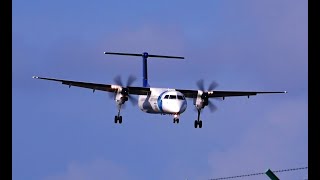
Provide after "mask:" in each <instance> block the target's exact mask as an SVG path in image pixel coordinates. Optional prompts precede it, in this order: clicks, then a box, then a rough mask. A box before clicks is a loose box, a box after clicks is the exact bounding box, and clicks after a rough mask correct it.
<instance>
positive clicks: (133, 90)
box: [32, 76, 150, 95]
mask: <svg viewBox="0 0 320 180" xmlns="http://www.w3.org/2000/svg"><path fill="white" fill-rule="evenodd" d="M32 78H35V79H43V80H49V81H57V82H61V83H62V84H64V85H68V86H69V87H71V86H76V87H82V88H87V89H92V90H93V91H95V90H100V91H107V92H116V91H117V89H118V88H119V87H120V86H118V85H112V84H98V83H89V82H80V81H70V80H64V79H53V78H45V77H38V76H32ZM126 88H128V90H129V92H130V94H135V95H147V94H148V93H150V88H144V87H132V86H129V87H126Z"/></svg>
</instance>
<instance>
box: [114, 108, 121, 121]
mask: <svg viewBox="0 0 320 180" xmlns="http://www.w3.org/2000/svg"><path fill="white" fill-rule="evenodd" d="M120 110H121V105H120V106H119V108H118V115H117V116H114V123H116V124H117V123H118V122H119V124H121V123H122V116H120Z"/></svg>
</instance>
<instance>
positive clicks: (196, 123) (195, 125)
mask: <svg viewBox="0 0 320 180" xmlns="http://www.w3.org/2000/svg"><path fill="white" fill-rule="evenodd" d="M197 127H198V121H197V120H195V121H194V128H197Z"/></svg>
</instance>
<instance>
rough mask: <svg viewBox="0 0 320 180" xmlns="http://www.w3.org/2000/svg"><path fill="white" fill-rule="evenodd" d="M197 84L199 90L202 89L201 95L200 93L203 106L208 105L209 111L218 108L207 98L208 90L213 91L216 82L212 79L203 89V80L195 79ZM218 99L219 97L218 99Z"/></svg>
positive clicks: (216, 84)
mask: <svg viewBox="0 0 320 180" xmlns="http://www.w3.org/2000/svg"><path fill="white" fill-rule="evenodd" d="M197 86H198V88H199V90H201V91H203V93H202V95H201V99H203V100H204V104H205V106H208V107H209V109H210V111H211V112H214V111H216V110H217V109H218V108H217V106H216V105H214V104H213V103H212V102H211V101H210V100H209V93H208V92H209V91H213V90H214V89H215V88H216V87H217V86H218V83H216V82H214V81H212V82H211V83H210V85H209V87H208V89H207V90H205V88H204V80H203V79H200V80H199V81H197ZM219 100H220V99H219Z"/></svg>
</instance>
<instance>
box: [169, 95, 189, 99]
mask: <svg viewBox="0 0 320 180" xmlns="http://www.w3.org/2000/svg"><path fill="white" fill-rule="evenodd" d="M164 99H180V100H185V97H184V96H181V95H165V96H164Z"/></svg>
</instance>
